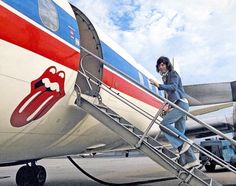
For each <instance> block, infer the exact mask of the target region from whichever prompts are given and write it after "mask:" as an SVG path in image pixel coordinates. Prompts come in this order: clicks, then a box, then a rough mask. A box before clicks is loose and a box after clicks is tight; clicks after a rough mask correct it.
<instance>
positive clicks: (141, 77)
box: [138, 72, 144, 85]
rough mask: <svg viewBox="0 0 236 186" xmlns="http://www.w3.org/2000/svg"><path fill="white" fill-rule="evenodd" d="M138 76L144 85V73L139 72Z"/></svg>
mask: <svg viewBox="0 0 236 186" xmlns="http://www.w3.org/2000/svg"><path fill="white" fill-rule="evenodd" d="M138 76H139V81H140V83H141V84H142V85H144V79H143V75H142V74H141V73H140V72H138Z"/></svg>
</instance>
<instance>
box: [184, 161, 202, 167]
mask: <svg viewBox="0 0 236 186" xmlns="http://www.w3.org/2000/svg"><path fill="white" fill-rule="evenodd" d="M199 165H200V163H199V161H198V160H195V161H192V162H190V163H187V164H185V165H184V168H185V169H190V168H193V167H197V166H199Z"/></svg>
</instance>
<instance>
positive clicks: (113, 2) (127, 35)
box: [69, 0, 236, 85]
mask: <svg viewBox="0 0 236 186" xmlns="http://www.w3.org/2000/svg"><path fill="white" fill-rule="evenodd" d="M69 1H70V2H71V3H72V4H74V5H76V6H77V7H78V8H79V9H80V10H81V11H82V12H83V13H84V14H85V15H86V16H87V17H88V18H89V19H90V21H91V22H92V23H95V24H96V25H98V26H99V27H100V28H101V30H102V31H104V32H105V33H107V35H109V37H110V38H111V39H112V40H114V41H115V42H116V43H118V44H119V45H120V46H121V47H122V48H124V49H125V50H126V51H127V52H128V53H129V54H130V55H131V56H132V57H134V59H135V60H136V61H137V63H139V64H141V65H142V66H143V67H144V68H145V69H147V70H148V71H150V72H151V73H152V74H153V75H155V77H157V78H158V79H160V76H159V75H158V74H157V73H156V71H155V64H156V61H157V59H158V58H159V57H160V56H167V57H169V58H170V59H171V60H173V58H174V61H175V63H177V65H178V68H179V69H180V71H179V72H180V75H181V77H182V81H183V84H185V85H189V84H202V83H215V82H228V81H235V80H236V61H235V59H236V24H235V19H236V11H235V10H236V1H235V0H191V1H189V0H178V1H175V0H69Z"/></svg>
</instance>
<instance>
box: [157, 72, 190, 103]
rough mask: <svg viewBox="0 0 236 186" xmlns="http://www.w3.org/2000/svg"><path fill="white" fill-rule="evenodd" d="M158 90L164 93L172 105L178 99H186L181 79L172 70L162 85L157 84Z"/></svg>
mask: <svg viewBox="0 0 236 186" xmlns="http://www.w3.org/2000/svg"><path fill="white" fill-rule="evenodd" d="M158 89H159V90H164V91H166V93H167V96H168V97H167V99H168V100H170V101H171V102H173V103H174V102H176V101H177V100H179V99H183V98H186V93H185V92H184V88H183V86H182V81H181V78H180V76H179V74H178V73H177V72H176V71H174V70H172V71H169V72H168V75H167V78H166V81H165V82H164V84H159V87H158Z"/></svg>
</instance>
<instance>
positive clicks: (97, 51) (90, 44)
mask: <svg viewBox="0 0 236 186" xmlns="http://www.w3.org/2000/svg"><path fill="white" fill-rule="evenodd" d="M71 7H72V9H73V11H74V13H75V17H76V20H77V23H78V27H79V31H80V46H82V47H83V48H85V49H87V50H88V51H90V52H92V53H93V54H94V55H96V56H98V57H99V58H101V59H102V58H103V55H102V48H101V43H100V39H99V37H98V35H97V32H96V30H95V28H94V26H93V25H92V23H91V22H90V21H89V19H88V18H87V17H86V16H85V15H84V14H83V13H82V12H81V11H80V10H79V9H78V8H76V7H75V6H73V5H71ZM83 48H81V49H80V56H81V57H80V66H79V71H81V72H83V73H84V74H86V75H87V76H88V77H90V78H91V79H93V80H95V81H96V78H97V79H99V80H101V79H102V73H103V63H101V62H100V61H99V60H98V59H96V58H94V57H93V56H91V55H90V54H88V53H87V52H86V51H84V50H83ZM91 74H92V75H91ZM93 76H94V77H96V78H94V77H93ZM76 84H77V85H78V86H79V87H80V89H81V93H82V94H87V95H89V96H94V97H97V96H98V94H99V90H100V88H99V86H98V85H96V84H94V83H92V82H91V81H87V79H86V78H85V77H84V76H83V75H82V74H81V73H78V76H77V80H76Z"/></svg>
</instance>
